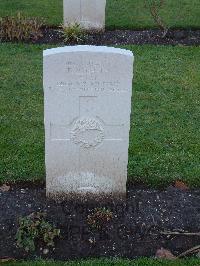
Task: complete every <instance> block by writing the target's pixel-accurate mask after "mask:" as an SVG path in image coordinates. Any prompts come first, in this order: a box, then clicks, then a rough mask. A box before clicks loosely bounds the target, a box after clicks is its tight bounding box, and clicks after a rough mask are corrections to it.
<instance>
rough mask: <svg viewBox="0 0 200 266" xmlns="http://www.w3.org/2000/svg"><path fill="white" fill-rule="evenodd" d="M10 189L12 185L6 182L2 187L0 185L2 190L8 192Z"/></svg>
mask: <svg viewBox="0 0 200 266" xmlns="http://www.w3.org/2000/svg"><path fill="white" fill-rule="evenodd" d="M9 190H10V186H8V185H6V184H3V185H2V186H1V187H0V191H1V192H7V191H9Z"/></svg>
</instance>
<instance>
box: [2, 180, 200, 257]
mask: <svg viewBox="0 0 200 266" xmlns="http://www.w3.org/2000/svg"><path fill="white" fill-rule="evenodd" d="M199 202H200V189H194V190H181V189H178V188H175V187H173V186H170V187H169V188H167V189H165V190H152V189H147V188H137V189H136V188H135V187H134V186H133V185H131V184H129V186H128V193H127V199H126V202H109V203H106V204H105V203H104V204H103V203H101V204H100V203H97V202H94V201H92V202H84V203H81V202H74V201H73V202H72V201H65V202H60V203H58V202H57V203H56V202H55V201H53V200H50V199H47V198H46V196H45V189H44V188H43V187H41V186H34V187H32V188H31V187H25V186H23V187H18V186H15V187H12V186H11V189H10V191H7V192H0V210H1V215H0V236H1V237H0V258H2V257H11V258H16V259H23V258H26V259H27V258H30V259H33V258H36V257H38V256H39V257H42V258H52V259H59V260H67V259H78V258H89V257H125V258H136V257H139V256H155V253H156V250H157V249H159V248H161V247H163V248H166V249H169V250H171V251H172V253H173V254H174V255H178V254H180V253H182V252H184V251H186V250H188V249H190V248H192V247H194V246H197V245H199V244H200V235H199V234H198V235H197V234H196V235H193V236H190V235H189V236H188V235H183V233H184V232H190V233H197V232H200V205H199ZM100 206H101V207H106V208H107V209H109V210H110V212H111V213H112V219H111V220H110V221H108V222H106V221H104V222H102V223H100V222H101V220H100V219H99V221H98V219H97V220H96V222H99V223H100V224H101V226H100V228H93V227H91V225H89V224H88V215H89V214H92V213H93V212H94V208H96V207H100ZM33 212H45V213H46V214H47V218H46V219H47V221H49V222H50V223H51V224H53V225H54V226H55V227H56V228H59V229H60V230H61V235H60V238H57V239H56V240H55V247H54V248H48V250H47V249H46V247H45V246H44V245H43V246H42V247H41V244H40V243H37V244H36V246H37V249H36V251H35V252H34V254H32V253H27V252H25V251H24V250H23V249H21V248H18V247H17V246H16V240H15V235H16V232H17V229H18V226H19V224H18V222H19V217H24V216H27V215H29V214H31V213H33ZM166 231H171V232H174V231H176V232H179V233H180V234H178V235H170V233H168V234H166V235H165V234H163V232H166ZM44 253H47V254H44Z"/></svg>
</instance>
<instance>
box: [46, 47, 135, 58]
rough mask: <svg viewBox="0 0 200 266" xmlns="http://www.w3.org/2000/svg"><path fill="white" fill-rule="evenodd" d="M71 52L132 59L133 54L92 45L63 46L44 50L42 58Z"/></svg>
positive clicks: (124, 50)
mask: <svg viewBox="0 0 200 266" xmlns="http://www.w3.org/2000/svg"><path fill="white" fill-rule="evenodd" d="M71 52H94V53H110V54H121V55H125V56H130V57H133V53H132V52H131V51H130V50H126V49H121V48H114V47H108V46H94V45H77V46H64V47H59V48H51V49H46V50H44V51H43V56H50V55H54V54H60V53H71Z"/></svg>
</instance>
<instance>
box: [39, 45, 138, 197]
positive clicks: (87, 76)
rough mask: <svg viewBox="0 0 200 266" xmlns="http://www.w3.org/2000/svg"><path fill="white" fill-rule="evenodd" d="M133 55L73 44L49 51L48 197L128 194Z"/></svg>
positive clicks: (46, 59)
mask: <svg viewBox="0 0 200 266" xmlns="http://www.w3.org/2000/svg"><path fill="white" fill-rule="evenodd" d="M132 76H133V55H132V53H131V52H130V51H127V50H122V49H117V48H109V47H95V46H73V47H62V48H55V49H48V50H45V51H44V96H45V157H46V176H47V194H48V195H49V196H52V197H59V196H62V197H63V196H64V197H67V196H69V195H72V194H73V195H76V196H81V197H82V196H84V195H85V194H87V193H88V195H89V196H90V195H95V196H104V195H105V196H107V195H113V196H117V197H121V196H124V195H125V193H126V179H127V163H128V145H129V129H130V111H131V96H132Z"/></svg>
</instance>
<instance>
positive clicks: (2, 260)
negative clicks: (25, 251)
mask: <svg viewBox="0 0 200 266" xmlns="http://www.w3.org/2000/svg"><path fill="white" fill-rule="evenodd" d="M14 260H15V259H13V258H0V263H3V262H8V261H14Z"/></svg>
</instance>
